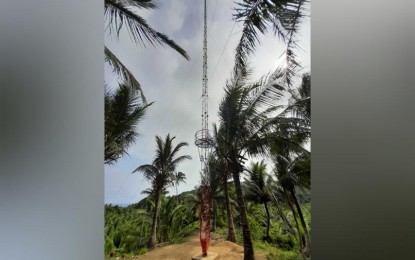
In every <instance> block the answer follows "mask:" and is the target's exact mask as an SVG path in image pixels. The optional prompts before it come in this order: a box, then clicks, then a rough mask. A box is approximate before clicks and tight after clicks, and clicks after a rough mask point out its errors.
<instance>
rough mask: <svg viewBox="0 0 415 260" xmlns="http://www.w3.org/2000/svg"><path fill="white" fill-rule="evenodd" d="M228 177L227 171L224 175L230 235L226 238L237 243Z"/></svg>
mask: <svg viewBox="0 0 415 260" xmlns="http://www.w3.org/2000/svg"><path fill="white" fill-rule="evenodd" d="M226 177H227V176H226V173H225V174H224V177H223V185H224V191H225V203H226V215H227V218H228V237H227V238H226V240H228V241H231V242H233V243H236V234H235V226H234V225H233V217H232V209H231V202H230V199H229V191H228V178H226Z"/></svg>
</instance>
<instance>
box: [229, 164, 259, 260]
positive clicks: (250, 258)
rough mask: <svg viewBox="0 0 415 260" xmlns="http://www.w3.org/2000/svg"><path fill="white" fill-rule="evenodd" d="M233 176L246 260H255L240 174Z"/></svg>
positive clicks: (234, 173) (236, 173)
mask: <svg viewBox="0 0 415 260" xmlns="http://www.w3.org/2000/svg"><path fill="white" fill-rule="evenodd" d="M232 175H233V181H234V184H235V191H236V197H237V202H238V207H239V214H240V215H241V226H242V238H243V240H244V260H254V259H255V257H254V247H253V245H252V238H251V231H250V230H249V223H248V216H247V214H246V208H245V201H244V197H243V194H242V187H241V182H240V180H239V172H238V171H236V170H233V171H232Z"/></svg>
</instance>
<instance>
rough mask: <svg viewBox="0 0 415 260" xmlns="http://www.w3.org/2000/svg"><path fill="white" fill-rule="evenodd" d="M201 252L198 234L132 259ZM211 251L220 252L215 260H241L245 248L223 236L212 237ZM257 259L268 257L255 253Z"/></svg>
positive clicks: (180, 259) (176, 258) (160, 259)
mask: <svg viewBox="0 0 415 260" xmlns="http://www.w3.org/2000/svg"><path fill="white" fill-rule="evenodd" d="M201 253H202V248H201V246H200V241H199V236H198V235H196V236H193V237H191V238H189V239H188V241H186V242H184V243H181V244H174V245H168V246H164V247H159V248H156V249H154V250H153V251H150V252H148V253H146V254H144V255H140V256H136V257H134V258H131V259H151V260H153V259H154V260H190V259H192V257H193V256H196V255H200V254H201ZM209 253H216V254H218V256H217V257H216V258H215V260H240V259H243V255H244V249H243V247H242V246H240V245H238V244H235V243H232V242H229V241H223V238H215V237H212V240H211V242H210V245H209V250H208V254H209ZM202 259H203V258H202ZM255 259H257V260H266V257H265V256H264V255H261V254H255Z"/></svg>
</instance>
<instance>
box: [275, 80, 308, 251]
mask: <svg viewBox="0 0 415 260" xmlns="http://www.w3.org/2000/svg"><path fill="white" fill-rule="evenodd" d="M310 82H311V76H310V74H304V75H303V77H302V82H301V84H300V85H299V86H298V87H297V88H296V89H291V90H290V91H289V92H290V93H291V98H290V101H289V105H288V106H286V107H285V109H284V110H283V111H282V112H281V113H280V114H279V116H278V122H279V123H278V125H277V126H276V127H275V129H274V130H273V132H272V133H271V134H270V136H272V138H271V140H272V141H271V144H270V145H271V152H272V159H273V161H274V163H275V168H274V171H275V173H276V177H277V179H278V183H279V185H280V187H281V188H282V190H281V191H282V194H283V195H284V196H285V200H286V202H287V204H288V206H289V207H290V209H291V211H292V213H293V217H294V219H295V224H296V226H297V230H298V234H299V240H300V246H301V249H302V251H303V253H305V254H306V255H307V254H309V250H310V248H309V247H310V243H309V232H308V228H307V225H306V222H305V220H304V216H303V213H302V210H301V207H300V204H299V202H298V197H297V194H296V188H300V189H305V190H308V189H310V157H311V153H310V152H309V151H308V150H307V149H305V148H304V146H305V144H307V143H308V142H309V140H310V135H311V110H310V109H311V106H310V103H311V99H310V88H311V84H310Z"/></svg>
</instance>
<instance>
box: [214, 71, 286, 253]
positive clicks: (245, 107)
mask: <svg viewBox="0 0 415 260" xmlns="http://www.w3.org/2000/svg"><path fill="white" fill-rule="evenodd" d="M234 76H235V75H234ZM245 78H246V75H244V74H239V75H237V76H236V77H234V78H233V80H232V81H230V82H228V83H227V84H226V87H225V96H224V98H223V99H222V101H221V103H220V106H219V119H220V124H221V126H220V127H221V128H223V134H221V135H220V136H221V137H220V138H222V139H223V140H221V141H222V142H223V144H224V145H225V146H226V147H227V148H226V155H225V159H226V160H227V164H228V167H229V171H230V172H231V173H232V177H233V181H234V185H235V191H236V195H237V202H238V207H239V212H240V217H241V226H242V234H243V240H244V259H254V250H253V246H252V239H251V232H250V229H249V223H248V218H247V214H246V208H245V201H244V196H243V193H242V188H241V182H240V173H242V172H243V170H244V161H245V160H246V159H247V158H246V156H247V155H248V156H256V155H263V156H266V155H268V154H269V150H268V145H269V135H268V133H269V132H270V131H271V130H272V128H273V127H274V124H275V119H274V117H273V114H274V113H276V110H277V109H278V107H277V106H275V105H273V103H275V100H272V102H267V101H268V100H269V99H273V98H274V97H279V96H280V89H281V87H280V86H279V85H277V84H265V85H264V84H263V83H264V82H263V81H264V79H262V80H261V81H259V82H257V83H254V84H247V83H246V82H245Z"/></svg>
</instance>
